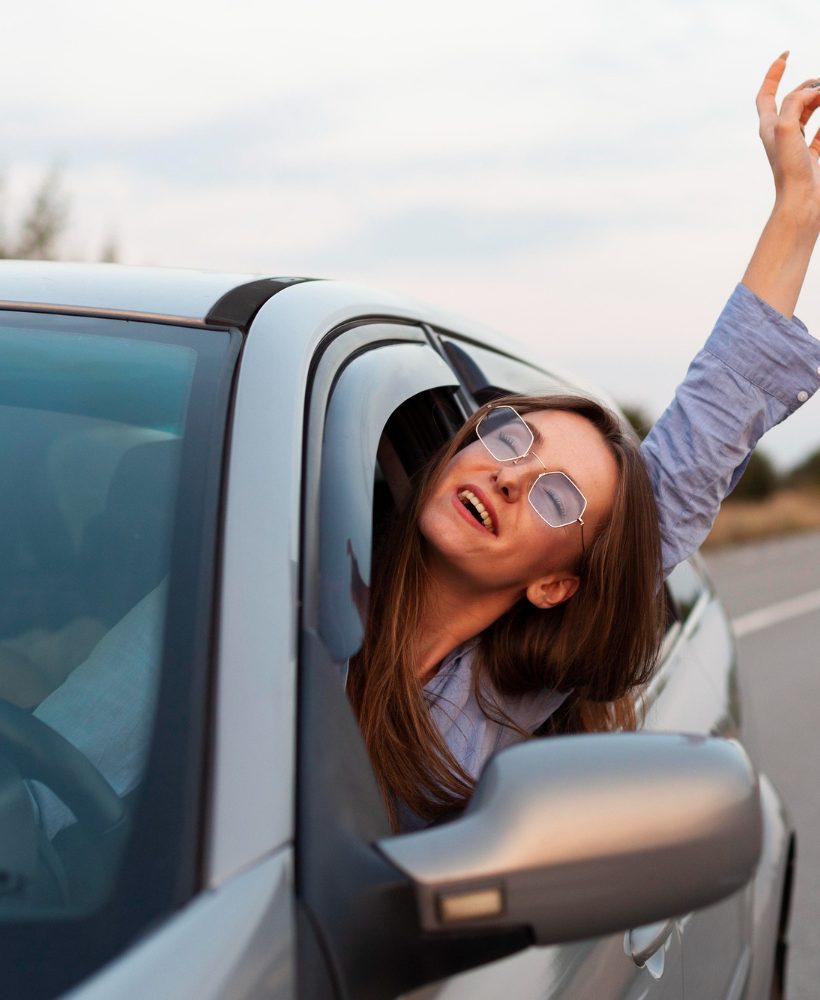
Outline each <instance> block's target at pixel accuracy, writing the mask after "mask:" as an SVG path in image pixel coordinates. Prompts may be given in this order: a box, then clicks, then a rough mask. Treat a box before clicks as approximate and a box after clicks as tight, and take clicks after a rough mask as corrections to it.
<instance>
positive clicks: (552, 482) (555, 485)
mask: <svg viewBox="0 0 820 1000" xmlns="http://www.w3.org/2000/svg"><path fill="white" fill-rule="evenodd" d="M530 503H531V504H532V505H533V507H534V508H535V510H536V512H537V513H538V515H539V516H540V517H542V518H543V519H544V520H545V521H546V522H547V524H549V525H550V526H551V527H553V528H563V527H564V525H565V524H573V523H574V522H575V521H577V520H578V519H579V518H580V517H581V516H582V514H583V513H584V510H585V509H586V505H587V502H586V499H585V498H584V494H583V493H582V492H581V491H580V490H579V489H578V487H577V486H576V485H575V483H573V481H572V480H571V479H569V478H568V477H567V476H565V475H564V473H563V472H546V473H544V475H542V476H539V477H538V479H537V480H536V481H535V482H534V483H533V486H532V489H531V490H530Z"/></svg>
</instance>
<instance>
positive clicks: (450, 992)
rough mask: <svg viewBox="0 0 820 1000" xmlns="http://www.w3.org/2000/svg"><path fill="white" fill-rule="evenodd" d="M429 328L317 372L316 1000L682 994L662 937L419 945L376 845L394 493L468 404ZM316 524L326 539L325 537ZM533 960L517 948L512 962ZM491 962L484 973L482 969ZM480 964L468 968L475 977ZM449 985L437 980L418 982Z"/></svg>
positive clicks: (304, 961)
mask: <svg viewBox="0 0 820 1000" xmlns="http://www.w3.org/2000/svg"><path fill="white" fill-rule="evenodd" d="M457 385H458V380H457V379H456V378H455V376H454V374H453V371H452V369H451V368H450V367H449V366H448V365H447V364H445V362H444V360H443V359H442V358H441V357H440V356H438V355H437V354H436V353H435V352H434V351H433V350H432V348H431V347H430V344H429V342H428V341H427V339H426V337H425V334H424V332H423V331H422V330H421V329H420V328H415V327H410V326H406V327H403V328H401V327H397V326H396V325H391V326H390V327H388V326H387V325H385V324H373V325H371V326H369V327H361V328H359V329H354V330H349V331H348V332H346V333H345V334H344V336H343V337H340V338H339V339H338V340H337V341H335V342H334V345H333V347H332V350H331V351H330V352H329V353H327V354H326V355H325V356H324V357H323V358H322V360H321V362H320V363H319V365H318V367H317V375H316V378H315V379H314V384H313V388H312V395H311V401H310V405H309V410H308V433H307V458H306V469H305V497H304V524H305V527H306V533H305V536H304V539H303V550H302V565H303V571H302V577H303V591H302V595H303V604H304V613H303V631H302V644H303V645H302V658H301V668H300V669H301V677H300V708H299V733H300V736H299V759H300V767H299V805H298V824H297V826H298V830H299V835H298V844H297V852H298V853H297V891H298V896H299V905H300V909H301V913H302V916H303V921H302V928H303V929H302V933H301V935H300V956H299V968H300V977H301V988H302V990H303V991H304V992H305V995H308V996H311V997H313V996H316V997H324V996H328V997H330V996H356V997H360V996H361V997H368V996H373V997H376V996H380V997H381V996H392V995H399V994H407V995H409V996H413V997H416V998H419V1000H420V998H423V997H424V998H433V997H453V998H460V997H464V998H467V997H469V998H471V1000H475V998H477V997H478V998H481V997H486V998H488V1000H489V998H493V1000H495V998H497V997H498V996H499V995H502V994H503V993H511V994H512V995H515V996H516V997H521V998H526V997H530V996H532V997H558V996H577V997H588V996H595V997H607V996H612V997H615V996H617V997H625V998H635V1000H637V998H638V997H642V998H649V1000H679V998H680V997H681V996H682V968H681V951H680V936H679V934H678V930H677V925H676V924H674V923H673V925H672V926H671V929H670V931H669V933H667V932H666V928H665V925H664V927H663V931H664V933H663V938H662V940H661V941H660V942H659V944H658V946H657V948H656V949H655V951H654V953H653V954H652V955H651V956H650V957H649V961H644V959H643V958H640V956H639V959H640V964H639V961H636V959H635V957H633V954H632V953H633V952H634V953H635V954H636V955H637V954H638V952H639V951H640V950H641V949H644V950H645V949H646V945H647V942H651V941H652V940H653V939H654V938H655V937H656V936H657V933H658V931H659V930H660V929H661V928H658V927H653V928H650V929H649V930H648V931H647V930H644V931H643V932H642V936H641V934H640V933H637V932H636V935H635V936H633V938H632V939H630V937H629V936H628V935H627V937H626V938H625V937H624V935H623V934H616V935H611V936H610V937H607V938H605V939H603V940H600V941H587V942H582V943H578V944H574V945H569V946H562V947H552V948H532V947H530V948H523V949H522V945H523V944H524V941H525V940H526V939H522V938H520V937H516V935H515V934H512V935H509V934H507V935H497V934H496V935H493V936H491V937H488V936H486V935H484V936H481V935H476V936H475V938H472V937H466V938H465V937H460V938H458V939H451V940H442V941H439V942H431V941H430V940H426V941H425V940H422V939H419V931H418V926H417V919H416V917H415V907H414V903H413V900H412V898H411V897H410V896H409V895H408V887H407V885H406V884H405V883H403V882H402V881H401V879H400V878H398V877H397V874H396V873H395V872H393V873H391V872H390V871H389V869H388V868H387V867H386V866H383V865H382V866H380V864H379V862H378V861H377V860H376V857H375V855H374V854H373V853H372V852H371V851H368V850H365V849H364V845H365V844H366V843H370V842H373V841H375V840H378V839H379V838H381V837H384V836H386V835H387V834H388V833H389V830H388V826H387V821H386V817H385V813H384V809H383V807H382V804H381V801H380V799H379V795H378V792H377V789H376V786H375V781H374V778H373V774H372V769H371V768H370V765H369V761H368V760H367V756H366V752H365V750H364V747H363V744H362V741H361V738H360V736H359V733H358V728H357V726H356V723H355V720H354V718H353V715H352V712H351V710H350V708H349V706H348V705H347V702H346V699H345V696H344V690H343V684H344V674H345V669H346V661H347V659H348V657H350V656H351V655H352V654H353V653H354V652H355V651H356V649H357V648H358V646H359V643H360V641H361V637H362V620H363V616H364V615H366V603H367V602H366V598H367V588H368V584H369V579H370V553H371V548H372V544H373V536H374V530H375V532H376V533H378V531H379V525H380V521H381V515H382V511H381V509H380V508H381V506H382V501H383V500H384V499H385V493H387V494H390V493H393V494H400V492H401V490H402V489H403V488H404V484H405V483H406V477H407V476H408V475H411V474H412V473H413V472H414V471H415V469H416V468H417V467H418V466H419V465H420V464H421V462H423V461H424V460H425V459H426V458H427V457H429V456H430V455H431V454H432V453H433V451H434V450H435V448H436V447H437V446H439V445H441V444H442V443H444V441H445V440H446V439H447V438H448V437H449V436H450V435H451V434H452V432H453V431H454V429H455V428H456V426H458V424H459V423H460V422H461V420H462V419H463V410H464V400H465V397H464V396H463V394H462V393H460V392H459V391H458V389H457V388H456V387H457ZM311 526H313V527H315V528H316V529H317V530H316V535H315V537H313V536H312V532H311ZM512 952H517V954H514V955H513V954H511V953H512ZM479 965H480V966H481V968H474V967H475V966H479ZM461 969H464V970H467V969H470V970H471V971H465V972H460V971H459V970H461ZM430 981H437V984H436V985H434V986H422V987H420V988H416V989H415V990H413V987H414V985H415V984H418V983H424V982H430Z"/></svg>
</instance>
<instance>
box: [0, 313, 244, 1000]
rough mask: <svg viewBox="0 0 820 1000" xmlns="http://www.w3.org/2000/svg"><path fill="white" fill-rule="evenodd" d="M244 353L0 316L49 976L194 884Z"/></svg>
mask: <svg viewBox="0 0 820 1000" xmlns="http://www.w3.org/2000/svg"><path fill="white" fill-rule="evenodd" d="M235 355H236V350H235V343H234V341H233V338H232V336H231V334H229V333H227V332H221V331H204V330H192V329H187V328H184V327H174V326H170V325H168V326H164V325H160V324H148V323H145V324H143V323H136V322H126V321H114V320H104V319H88V318H80V317H53V316H45V315H37V314H14V313H5V314H2V316H0V456H2V469H3V480H4V488H3V489H2V491H0V593H2V601H0V921H3V922H4V923H5V926H4V927H3V930H2V933H0V953H2V949H4V948H5V947H7V946H11V947H12V948H14V949H16V948H17V946H22V945H24V944H25V939H26V935H29V936H31V934H32V933H34V932H35V929H37V928H39V929H38V930H37V934H39V935H40V937H39V945H38V950H39V955H38V958H37V959H36V962H37V963H38V964H39V965H42V964H43V957H44V955H46V954H48V955H49V956H50V957H49V963H47V964H50V963H52V962H53V963H54V964H55V965H59V964H60V962H61V959H60V958H59V954H60V952H61V951H62V950H63V948H66V949H68V948H70V949H71V950H72V952H73V958H72V960H71V962H69V963H68V964H69V966H71V964H72V963H73V964H74V965H75V966H78V961H80V962H81V964H82V954H85V956H86V957H85V959H84V964H85V966H86V967H87V968H93V967H94V966H95V965H97V964H98V963H99V962H101V961H103V960H104V959H105V957H106V956H107V955H108V954H110V952H111V951H114V950H116V949H117V948H118V947H119V946H120V945H121V943H122V941H123V939H124V937H128V936H129V935H131V934H133V933H134V932H135V929H136V928H137V927H138V926H139V924H140V923H141V922H144V921H146V920H148V919H151V918H152V917H154V916H156V913H157V911H161V910H163V909H165V908H167V907H169V906H172V905H176V904H177V903H178V902H179V901H180V899H181V896H184V894H185V892H186V891H188V892H189V891H192V888H193V884H192V880H193V878H194V877H195V871H194V867H193V862H192V861H187V862H186V863H185V864H183V865H182V868H181V869H180V868H175V867H174V864H173V862H174V857H175V854H179V856H184V855H185V854H186V853H187V854H188V855H190V857H191V858H195V857H196V856H197V843H196V836H197V830H196V820H197V808H198V806H197V803H198V799H199V796H198V790H199V782H200V780H201V775H200V774H199V767H200V763H199V761H200V760H201V757H202V752H201V747H200V746H199V744H198V742H197V740H198V735H199V734H201V731H202V727H203V713H204V707H205V706H204V695H205V690H206V684H207V658H208V637H209V635H210V623H209V615H210V605H211V600H212V597H211V591H212V587H211V583H212V574H211V568H212V565H213V561H214V556H215V529H216V510H217V503H218V495H219V476H220V467H221V449H222V438H223V434H224V426H225V414H226V411H227V403H228V398H227V397H228V387H229V385H230V375H231V368H232V365H233V363H234V361H235ZM182 809H184V810H185V815H184V816H182V817H180V816H178V815H174V813H175V810H176V811H179V810H182ZM166 829H169V830H173V835H171V834H170V833H169V836H168V838H167V839H164V840H162V842H161V843H157V840H158V839H161V838H162V836H163V830H166ZM185 838H187V843H183V842H182V841H184V840H185ZM192 838H193V841H192ZM163 880H164V881H163ZM148 886H150V887H151V888H150V889H149V888H147V887H148ZM183 886H186V888H183ZM135 887H138V888H136V889H135ZM135 892H136V897H135ZM95 917H96V919H97V921H98V922H100V926H101V927H102V926H103V925H104V926H105V931H104V932H103V933H98V934H95V933H94V931H93V925H94V920H95ZM44 930H45V931H46V932H47V933H49V934H50V936H51V937H52V938H53V940H52V941H51V943H50V944H49V945H48V946H46V945H45V944H44V939H43V938H42V933H43V932H44ZM78 950H79V952H80V953H82V954H81V957H80V960H78V957H77V953H78ZM13 953H15V952H13ZM16 958H17V961H18V962H19V952H16ZM8 964H9V963H4V967H6V968H7V967H8ZM63 964H65V963H63ZM24 968H25V977H26V978H25V980H24V981H25V982H26V983H27V986H28V990H27V995H36V992H37V991H36V990H32V989H31V985H32V981H31V967H28V968H26V967H25V966H24ZM78 968H79V966H78ZM46 980H48V981H49V985H48V986H47V987H46V986H45V985H44V986H43V991H44V992H53V991H54V989H55V987H57V986H58V983H59V988H62V986H63V985H67V984H68V982H69V981H70V979H69V980H68V981H66V982H63V981H62V980H54V979H53V978H52V979H51V980H49V977H48V976H46ZM6 985H8V984H6Z"/></svg>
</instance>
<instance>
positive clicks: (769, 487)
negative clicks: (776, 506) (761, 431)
mask: <svg viewBox="0 0 820 1000" xmlns="http://www.w3.org/2000/svg"><path fill="white" fill-rule="evenodd" d="M779 486H780V477H779V475H778V474H777V470H776V469H775V467H774V466H773V465H772V463H771V461H770V460H769V458H768V457H767V456H766V455H765V454H764V453H763V452H762V451H753V452H752V457H751V458H750V459H749V464H748V465H747V466H746V470H745V472H744V473H743V475H742V476H741V477H740V482H739V483H738V484H737V486H736V487H735V488H734V490H733V491H732V494H731V496H730V497H729V499H730V500H763V499H765V498H766V497H767V496H770V495H771V494H772V493H774V492H775V490H777V489H778V488H779Z"/></svg>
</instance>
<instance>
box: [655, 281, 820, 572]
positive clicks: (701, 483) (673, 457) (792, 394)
mask: <svg viewBox="0 0 820 1000" xmlns="http://www.w3.org/2000/svg"><path fill="white" fill-rule="evenodd" d="M818 386H820V341H818V340H816V339H815V338H814V337H812V336H811V334H810V333H809V332H808V330H807V329H806V327H805V326H804V325H803V323H801V322H800V320H799V319H797V318H796V317H793V318H792V319H788V318H787V317H786V316H784V315H783V314H782V313H779V312H778V311H777V310H776V309H773V308H772V307H771V306H770V305H768V303H766V302H764V301H763V300H762V299H760V298H758V297H757V296H756V295H755V294H754V293H753V292H751V291H750V290H749V289H748V288H746V287H745V285H738V286H737V288H736V289H735V290H734V292H733V293H732V296H731V298H730V299H729V301H728V302H727V303H726V306H725V308H724V310H723V312H722V313H721V315H720V317H719V319H718V321H717V324H716V325H715V328H714V330H713V331H712V334H711V336H710V337H709V339H708V340H707V341H706V344H705V345H704V347H703V348H702V350H700V351H699V352H698V354H696V355H695V358H694V360H693V361H692V364H691V365H690V366H689V370H688V372H687V373H686V378H685V379H684V380H683V382H682V383H681V384H680V385H679V386H678V388H677V391H676V392H675V397H674V399H673V400H672V402H671V403H670V404H669V406H668V407H667V409H666V410H665V411H664V413H663V414H662V415H661V417H660V419H659V420H658V421H657V423H656V424H655V426H654V427H653V428H652V430H651V431H650V433H649V434H648V436H647V438H646V440H645V441H644V443H643V446H642V453H643V457H644V461H645V462H646V465H647V468H648V470H649V476H650V479H651V481H652V487H653V489H654V492H655V502H656V504H657V507H658V518H659V521H660V528H661V544H662V554H663V571H664V575H666V574H668V573H669V572H671V570H672V569H673V568H674V567H675V566H676V565H677V564H678V563H679V562H681V560H683V559H685V558H686V557H687V556H689V555H691V554H692V553H693V552H694V551H695V550H696V549H697V548H698V546H699V545H700V544H701V542H702V541H703V540H704V538H705V537H706V535H707V534H708V532H709V529H710V528H711V526H712V524H713V522H714V520H715V517H716V516H717V512H718V510H719V508H720V504H721V502H722V501H723V499H724V497H726V496H727V495H728V494H729V493H731V491H732V490H733V489H734V487H735V485H736V484H737V481H738V479H740V476H741V475H742V473H743V470H744V469H745V468H746V464H747V463H748V461H749V456H750V454H751V452H752V449H753V448H754V446H755V445H756V444H757V442H758V441H759V440H760V438H761V437H762V436H763V435H764V434H765V433H766V431H767V430H769V429H770V428H771V427H774V426H775V424H779V423H780V421H781V420H785V418H786V417H788V416H789V414H790V413H793V412H794V411H795V410H796V409H797V408H798V407H800V406H802V405H803V403H805V402H806V401H807V400H808V399H809V398H810V397H811V396H812V395H813V394H814V392H815V390H816V389H817V388H818Z"/></svg>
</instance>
